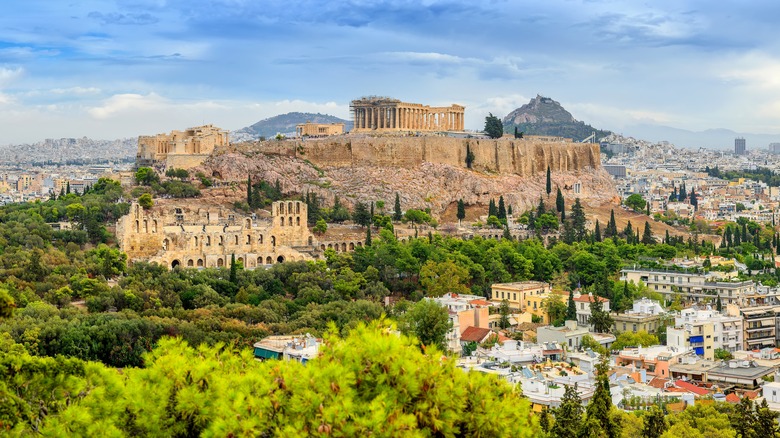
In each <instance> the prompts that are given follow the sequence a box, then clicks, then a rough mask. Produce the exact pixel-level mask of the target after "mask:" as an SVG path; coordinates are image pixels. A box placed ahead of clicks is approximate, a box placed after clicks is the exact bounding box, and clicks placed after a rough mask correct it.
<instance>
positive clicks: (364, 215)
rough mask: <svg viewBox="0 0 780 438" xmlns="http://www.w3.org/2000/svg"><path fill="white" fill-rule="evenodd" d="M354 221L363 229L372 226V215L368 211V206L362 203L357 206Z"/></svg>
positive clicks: (353, 216) (353, 215) (353, 213)
mask: <svg viewBox="0 0 780 438" xmlns="http://www.w3.org/2000/svg"><path fill="white" fill-rule="evenodd" d="M352 221H354V222H355V223H356V224H358V225H360V226H361V227H366V226H368V225H370V224H371V213H370V212H369V211H368V208H367V207H366V204H364V203H362V202H358V203H357V204H355V210H354V211H353V212H352Z"/></svg>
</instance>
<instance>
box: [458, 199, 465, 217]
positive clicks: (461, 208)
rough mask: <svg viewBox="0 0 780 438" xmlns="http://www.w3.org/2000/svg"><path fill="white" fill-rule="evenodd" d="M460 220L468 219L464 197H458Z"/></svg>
mask: <svg viewBox="0 0 780 438" xmlns="http://www.w3.org/2000/svg"><path fill="white" fill-rule="evenodd" d="M457 217H458V220H459V221H462V220H463V219H466V204H464V203H463V199H462V198H461V199H458V214H457Z"/></svg>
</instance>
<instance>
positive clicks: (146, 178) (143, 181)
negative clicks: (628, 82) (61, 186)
mask: <svg viewBox="0 0 780 438" xmlns="http://www.w3.org/2000/svg"><path fill="white" fill-rule="evenodd" d="M135 181H136V183H138V184H140V185H144V186H150V185H152V184H153V183H158V184H159V183H160V177H159V176H158V175H157V172H155V171H154V169H152V168H151V167H141V168H139V169H138V170H137V171H136V172H135ZM68 188H69V189H70V183H68ZM68 193H70V192H68Z"/></svg>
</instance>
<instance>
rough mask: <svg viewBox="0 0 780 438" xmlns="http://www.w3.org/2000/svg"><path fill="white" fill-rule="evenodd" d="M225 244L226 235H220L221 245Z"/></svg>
mask: <svg viewBox="0 0 780 438" xmlns="http://www.w3.org/2000/svg"><path fill="white" fill-rule="evenodd" d="M224 244H225V236H219V246H223V245H224Z"/></svg>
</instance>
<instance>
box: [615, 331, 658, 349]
mask: <svg viewBox="0 0 780 438" xmlns="http://www.w3.org/2000/svg"><path fill="white" fill-rule="evenodd" d="M658 344H660V341H659V340H658V337H657V336H655V335H651V334H650V333H647V332H646V331H644V330H640V331H638V332H636V333H634V332H629V331H625V332H622V333H620V334H618V335H617V337H616V339H615V342H613V343H612V349H613V350H622V349H624V348H626V347H649V346H651V345H658Z"/></svg>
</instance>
